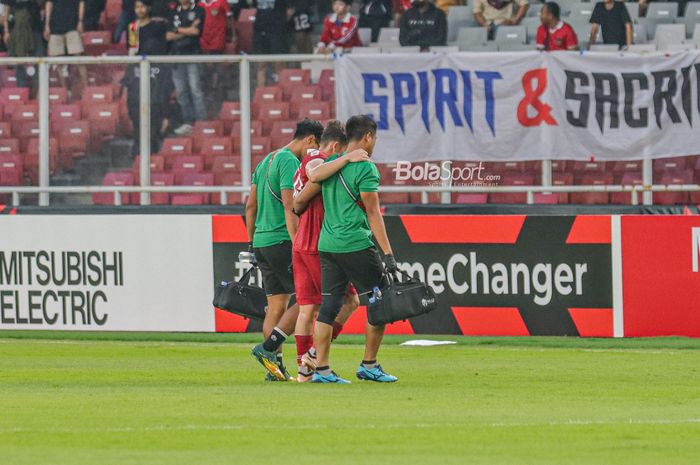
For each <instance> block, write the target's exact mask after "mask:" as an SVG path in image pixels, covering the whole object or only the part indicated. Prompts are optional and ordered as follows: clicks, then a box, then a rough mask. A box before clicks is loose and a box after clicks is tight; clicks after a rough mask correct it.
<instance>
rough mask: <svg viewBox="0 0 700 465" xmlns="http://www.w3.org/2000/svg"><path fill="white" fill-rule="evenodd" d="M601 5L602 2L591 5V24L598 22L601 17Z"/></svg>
mask: <svg viewBox="0 0 700 465" xmlns="http://www.w3.org/2000/svg"><path fill="white" fill-rule="evenodd" d="M602 6H603V4H602V3H596V4H595V6H594V7H593V13H591V20H590V21H589V22H590V23H591V24H593V23H595V24H600V21H601V19H602V18H601V15H602V11H600V10H601V7H602Z"/></svg>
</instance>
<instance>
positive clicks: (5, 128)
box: [0, 121, 12, 139]
mask: <svg viewBox="0 0 700 465" xmlns="http://www.w3.org/2000/svg"><path fill="white" fill-rule="evenodd" d="M10 137H12V126H11V125H10V123H8V122H6V121H4V122H0V139H9V138H10Z"/></svg>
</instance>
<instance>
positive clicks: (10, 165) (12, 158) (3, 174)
mask: <svg viewBox="0 0 700 465" xmlns="http://www.w3.org/2000/svg"><path fill="white" fill-rule="evenodd" d="M23 170H24V168H23V166H22V156H21V155H4V154H0V186H21V185H23V184H24V179H23V177H24V176H23Z"/></svg>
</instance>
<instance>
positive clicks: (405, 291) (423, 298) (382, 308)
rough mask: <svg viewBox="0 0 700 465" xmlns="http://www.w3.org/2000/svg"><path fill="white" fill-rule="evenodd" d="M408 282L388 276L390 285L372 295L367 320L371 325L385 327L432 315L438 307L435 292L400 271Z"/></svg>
mask: <svg viewBox="0 0 700 465" xmlns="http://www.w3.org/2000/svg"><path fill="white" fill-rule="evenodd" d="M399 273H401V274H402V275H403V276H404V277H406V278H407V280H406V281H403V282H400V281H398V280H397V279H396V277H395V276H392V275H390V274H387V280H388V284H387V285H386V286H384V288H382V289H380V290H379V292H376V291H375V292H374V295H373V294H370V303H369V306H368V307H367V319H368V321H369V323H370V324H371V325H374V326H377V325H383V324H388V323H394V322H396V321H401V320H406V319H408V318H412V317H414V316H418V315H424V314H426V313H430V312H432V311H433V310H435V308H436V307H437V297H436V296H435V291H433V289H432V288H431V287H430V286H428V285H427V284H425V283H423V282H421V281H419V280H417V279H415V278H413V277H411V276H410V275H408V274H407V273H404V272H403V271H400V270H399Z"/></svg>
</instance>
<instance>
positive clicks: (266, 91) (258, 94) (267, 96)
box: [253, 86, 283, 104]
mask: <svg viewBox="0 0 700 465" xmlns="http://www.w3.org/2000/svg"><path fill="white" fill-rule="evenodd" d="M282 100H283V93H282V88H281V87H279V86H261V87H258V88H257V89H255V95H254V96H253V103H254V104H258V103H273V102H281V101H282Z"/></svg>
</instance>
